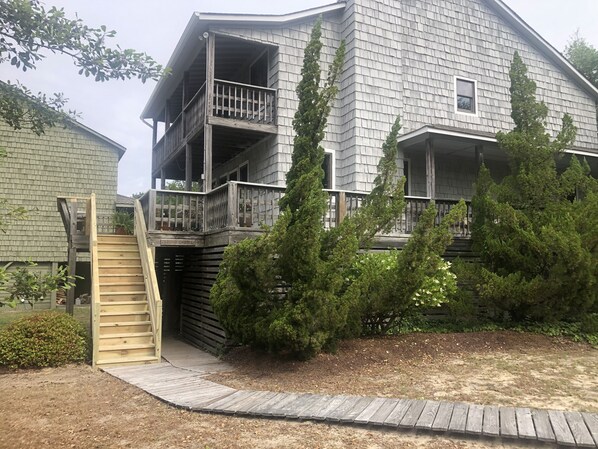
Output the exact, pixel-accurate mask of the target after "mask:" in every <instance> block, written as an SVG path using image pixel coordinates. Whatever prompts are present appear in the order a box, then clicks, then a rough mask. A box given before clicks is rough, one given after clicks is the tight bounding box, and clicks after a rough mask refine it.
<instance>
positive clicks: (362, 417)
mask: <svg viewBox="0 0 598 449" xmlns="http://www.w3.org/2000/svg"><path fill="white" fill-rule="evenodd" d="M385 401H386V399H384V398H376V399H374V400H373V401H372V402H370V403H369V404H368V406H367V407H366V408H364V409H363V411H362V412H361V413H360V414H359V415H357V416H356V417H355V421H354V422H355V423H356V424H368V423H369V422H370V421H371V419H372V416H374V414H375V413H376V412H377V411H378V410H380V407H382V404H384V402H385Z"/></svg>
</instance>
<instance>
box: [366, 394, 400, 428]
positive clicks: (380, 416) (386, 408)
mask: <svg viewBox="0 0 598 449" xmlns="http://www.w3.org/2000/svg"><path fill="white" fill-rule="evenodd" d="M398 404H399V400H398V399H385V400H384V403H383V404H382V405H381V406H380V408H379V409H378V411H377V412H376V413H374V414H373V415H372V417H371V418H370V424H372V425H374V426H382V425H384V421H385V420H386V418H388V416H389V415H390V413H391V412H392V411H393V410H394V409H395V408H396V406H397V405H398Z"/></svg>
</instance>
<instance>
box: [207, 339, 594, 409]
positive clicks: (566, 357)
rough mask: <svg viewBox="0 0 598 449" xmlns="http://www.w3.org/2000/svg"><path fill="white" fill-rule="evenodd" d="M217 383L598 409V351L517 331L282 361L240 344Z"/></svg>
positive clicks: (356, 343)
mask: <svg viewBox="0 0 598 449" xmlns="http://www.w3.org/2000/svg"><path fill="white" fill-rule="evenodd" d="M225 360H226V361H227V362H228V363H230V364H231V365H233V366H234V367H235V371H233V372H230V373H220V374H216V375H213V376H211V377H210V379H211V380H213V381H216V382H220V383H223V384H225V385H228V386H231V387H235V388H239V389H243V388H244V389H257V390H276V391H293V392H310V393H336V394H355V395H369V396H384V397H398V398H412V399H436V400H451V401H465V402H472V403H478V404H498V405H512V406H521V407H538V408H555V409H563V410H579V411H589V412H598V350H596V349H593V348H592V347H590V346H588V345H586V344H582V343H574V342H572V341H570V340H566V339H555V338H549V337H545V336H542V335H535V334H528V333H516V332H477V333H466V334H410V335H404V336H396V337H384V338H376V339H361V340H350V341H345V342H342V343H341V344H340V347H339V349H338V352H337V353H336V354H322V355H320V356H318V357H316V358H315V359H313V360H310V361H308V362H295V361H290V360H287V361H278V360H276V359H274V358H273V357H270V356H269V355H267V354H263V353H256V352H254V351H251V350H249V349H247V348H238V349H235V350H233V351H232V352H231V353H229V354H228V355H227V356H226V357H225Z"/></svg>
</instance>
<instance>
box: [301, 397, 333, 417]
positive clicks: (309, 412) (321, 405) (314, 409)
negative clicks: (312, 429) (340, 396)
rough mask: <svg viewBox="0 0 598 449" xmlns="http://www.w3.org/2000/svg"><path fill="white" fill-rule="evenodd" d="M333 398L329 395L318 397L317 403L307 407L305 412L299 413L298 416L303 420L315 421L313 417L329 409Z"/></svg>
mask: <svg viewBox="0 0 598 449" xmlns="http://www.w3.org/2000/svg"><path fill="white" fill-rule="evenodd" d="M332 399H333V396H328V395H324V396H319V395H318V396H317V397H316V399H315V401H314V402H313V403H312V404H311V405H309V406H307V407H306V408H304V409H303V410H300V411H298V412H297V413H298V415H299V418H301V419H315V418H314V417H313V415H314V414H315V413H318V412H319V411H321V410H324V409H325V408H327V407H328V406H329V405H330V403H331V402H332Z"/></svg>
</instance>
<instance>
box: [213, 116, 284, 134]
mask: <svg viewBox="0 0 598 449" xmlns="http://www.w3.org/2000/svg"><path fill="white" fill-rule="evenodd" d="M208 124H210V125H218V126H226V127H228V128H235V129H247V130H250V131H260V132H263V133H268V134H278V126H276V125H269V124H266V123H253V122H250V121H249V120H239V119H233V118H224V117H208Z"/></svg>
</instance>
